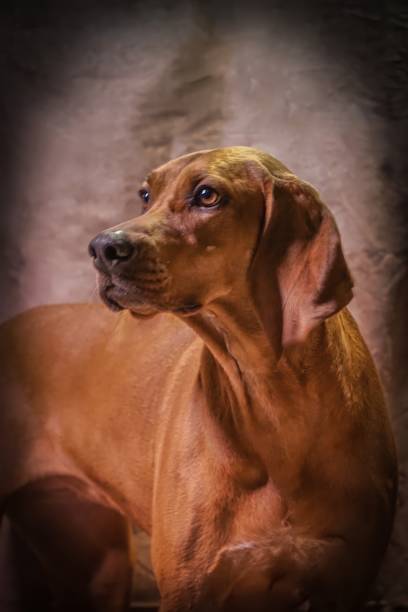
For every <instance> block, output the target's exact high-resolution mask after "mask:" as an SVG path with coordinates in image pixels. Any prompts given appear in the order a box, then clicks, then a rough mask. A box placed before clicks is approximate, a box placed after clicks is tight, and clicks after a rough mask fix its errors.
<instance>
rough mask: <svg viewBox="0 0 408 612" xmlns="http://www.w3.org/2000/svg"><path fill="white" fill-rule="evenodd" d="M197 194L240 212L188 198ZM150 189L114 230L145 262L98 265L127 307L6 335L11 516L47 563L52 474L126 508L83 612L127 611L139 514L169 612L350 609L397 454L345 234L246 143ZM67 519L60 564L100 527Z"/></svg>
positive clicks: (16, 323)
mask: <svg viewBox="0 0 408 612" xmlns="http://www.w3.org/2000/svg"><path fill="white" fill-rule="evenodd" d="M197 183H199V184H206V185H210V186H212V187H213V188H214V189H216V191H217V192H219V193H220V194H221V195H223V196H225V197H226V198H227V200H228V201H225V203H224V204H223V205H221V206H220V207H219V208H214V209H208V210H202V209H200V208H198V207H197V206H194V205H192V204H191V193H192V191H193V190H194V188H195V186H196V185H197ZM145 187H146V188H148V189H149V191H150V203H149V210H148V211H147V212H146V213H145V214H144V215H142V216H140V217H138V218H136V219H133V220H131V221H128V222H126V223H124V224H121V225H120V226H117V227H116V228H112V229H111V230H107V232H106V233H104V236H105V237H111V236H114V235H116V236H122V238H123V239H125V240H126V241H128V242H130V243H131V244H132V245H133V246H135V247H136V248H137V256H136V255H134V256H133V255H132V257H130V258H129V260H126V261H125V260H124V259H123V261H122V260H121V261H119V262H118V261H116V262H115V263H114V264H112V265H111V266H110V265H106V262H103V261H102V259H103V258H102V256H101V255H100V254H98V253H96V252H95V250H94V251H93V255H94V256H95V255H97V257H96V259H95V262H96V265H97V267H98V268H99V270H100V275H99V278H100V290H101V295H102V297H103V299H104V300H105V301H106V302H107V303H108V305H110V306H111V307H112V308H116V309H119V308H122V309H123V310H122V311H121V312H120V313H119V314H112V313H110V312H109V311H108V310H107V309H104V308H102V307H101V306H92V305H65V306H57V307H42V308H38V309H35V310H33V311H30V312H28V313H26V314H23V315H21V316H18V317H17V318H15V319H14V320H13V321H11V322H9V323H7V324H5V325H4V326H3V328H2V335H1V346H2V358H1V360H2V364H4V366H3V371H2V379H3V381H4V383H3V389H4V390H3V395H2V398H3V399H2V409H1V416H0V418H1V428H0V431H1V432H2V436H3V440H2V445H1V465H2V476H1V481H0V493H1V496H2V499H3V500H4V508H5V510H6V511H8V513H9V515H10V517H11V520H14V521H16V523H18V524H19V526H20V529H21V531H22V533H25V534H26V537H27V539H28V540H29V541H31V542H35V544H36V546H37V549H38V553H39V555H40V556H42V559H43V562H44V565H45V566H46V567H48V568H49V567H50V565H52V564H53V565H54V566H55V555H54V553H53V552H51V554H50V553H49V547H47V545H46V544H44V546H42V545H41V537H39V536H38V533H43V531H41V527H38V529H37V528H36V524H38V525H41V524H42V523H43V522H44V521H45V523H47V522H48V521H49V522H50V523H52V522H53V519H52V516H55V519H54V520H55V523H56V524H57V525H60V523H61V519H60V518H59V517H60V516H61V512H62V511H61V508H60V506H59V505H58V504H56V501H55V498H56V495H55V487H56V484H55V483H56V482H58V479H60V484H61V487H62V488H63V490H64V495H63V499H64V503H66V507H67V508H68V509H69V508H70V507H71V506H72V507H75V503H76V502H75V500H78V499H80V500H82V501H81V504H82V508H83V512H84V516H86V513H87V512H88V510H87V507H88V506H89V505H90V506H91V507H92V508H95V504H96V505H98V504H99V505H100V507H101V508H110V509H111V511H112V512H113V515H112V516H115V517H116V518H115V519H112V524H111V527H110V528H106V534H107V535H106V538H105V536H103V535H102V531H101V530H99V531H100V533H99V537H98V543H96V542H95V545H94V548H95V550H94V548H93V547H92V544H87V546H89V550H87V551H85V552H84V553H83V558H84V559H85V558H89V559H91V560H90V561H89V567H88V568H87V572H86V573H87V575H89V576H91V577H92V578H90V579H89V581H88V582H87V584H85V585H84V586H83V589H82V591H81V592H82V593H83V601H92V606H93V607H92V608H91V607H89V609H95V610H107V611H112V610H122V609H125V607H126V597H127V595H126V592H127V589H126V564H124V562H123V559H124V558H125V557H126V555H128V554H129V553H128V550H127V544H125V543H124V541H123V540H121V539H120V538H119V540H115V542H113V540H112V535H111V536H109V533H110V534H114V533H116V531H115V529H118V525H119V523H118V521H120V520H122V521H126V520H129V521H132V522H134V523H135V524H137V525H139V526H140V527H141V528H142V529H144V530H146V531H147V532H149V533H150V534H151V536H152V558H153V564H154V569H155V574H156V577H157V581H158V585H159V588H160V592H161V597H162V602H161V610H162V612H169V611H173V612H174V611H177V612H182V611H184V610H192V609H193V610H196V611H206V610H237V611H238V610H248V609H252V610H257V611H263V610H265V611H266V610H274V611H275V612H286V611H289V610H292V609H299V610H306V609H312V610H314V611H317V612H322V611H326V610H327V611H328V610H330V611H335V610H338V611H344V612H346V611H350V610H354V609H356V608H357V607H358V606H359V604H360V603H361V601H362V600H363V598H364V596H365V594H366V591H367V588H368V586H369V584H370V583H371V581H372V580H373V577H374V576H375V574H376V571H377V569H378V566H379V563H380V561H381V558H382V555H383V553H384V550H385V546H386V543H387V540H388V537H389V532H390V528H391V523H392V518H393V512H394V500H395V492H396V460H395V452H394V444H393V438H392V434H391V430H390V425H389V420H388V416H387V412H386V409H385V406H384V399H383V394H382V390H381V386H380V383H379V380H378V377H377V374H376V371H375V367H374V365H373V362H372V359H371V357H370V355H369V353H368V350H367V348H366V346H365V344H364V341H363V340H362V338H361V335H360V333H359V331H358V328H357V326H356V323H355V322H354V321H353V319H352V317H351V315H350V313H349V312H348V311H347V309H346V305H347V303H348V302H349V300H350V299H351V286H352V282H351V278H350V274H349V271H348V269H347V265H346V263H345V260H344V256H343V253H342V249H341V244H340V238H339V234H338V231H337V228H336V225H335V222H334V220H333V218H332V216H331V215H330V213H329V211H328V210H327V208H326V207H325V206H324V204H323V203H322V202H321V201H320V199H319V197H318V194H317V192H316V191H315V190H314V189H313V188H312V187H311V186H310V185H308V184H306V183H304V182H302V181H300V180H299V179H297V177H295V176H294V175H293V174H292V173H291V172H290V171H289V170H288V169H287V168H285V166H283V164H281V163H280V162H278V161H277V160H275V159H273V158H272V157H270V156H269V155H266V154H265V153H261V152H259V151H256V150H254V149H250V148H245V147H230V148H225V149H216V150H211V151H202V152H199V153H196V154H192V155H188V156H184V157H181V158H178V159H176V160H174V161H172V162H169V163H168V164H166V165H164V166H162V167H160V168H158V169H157V170H155V171H154V172H153V173H152V174H151V175H150V176H149V180H148V183H146V184H145ZM115 232H121V233H120V234H115ZM193 307H194V308H193ZM41 483H43V484H41ZM44 483H51V484H49V485H47V486H48V487H49V488H48V489H47V486H45V485H44ZM25 487H28V488H26V489H25ZM24 490H25V491H26V494H25V495H24V496H23V498H24V504H21V503H19V496H21V495H22V494H21V491H24ZM47 490H48V491H49V493H46V491H47ZM47 495H48V497H47ZM44 496H45V499H48V501H49V506H48V508H52V507H55V513H51V515H50V513H49V510H48V513H47V512H45V511H44V514H42V513H41V507H42V506H41V503H37V502H36V500H37V499H44ZM57 497H58V496H57ZM55 504H56V505H55ZM31 505H32V507H33V508H35V509H36V510H35V512H34V514H33V513H32V512H31V510H30V506H31ZM45 505H46V504H45ZM33 516H35V520H34V519H33ZM121 516H122V517H123V518H122V519H120V517H121ZM42 517H43V518H42ZM109 517H110V515H109V514H106V513H105V514H103V515H101V522H100V523H98V525H99V524H101V525H102V524H103V521H105V520H106V521H107V525H109V524H110V520H111V519H110V518H109ZM125 517H126V518H125ZM102 519H103V520H102ZM64 520H65V519H64ZM63 522H64V521H62V523H63ZM115 525H116V527H115V528H114V526H115ZM66 526H67V528H66V530H65V531H66V535H65V533H64V530H63V529H60V531H59V534H60V535H59V538H60V540H59V542H60V546H61V551H64V550H65V549H64V546H67V545H68V542H69V543H70V545H71V547H72V546H73V542H75V535H74V534H73V532H74V531H75V533H76V537H77V538H78V547H77V550H78V555H79V556H80V555H81V554H82V553H81V551H82V549H81V546H80V545H79V543H80V542H81V543H84V542H85V541H86V542H88V541H89V538H88V539H86V538H84V537H83V536H82V535H81V534H82V529H85V531H86V527H84V526H83V525H81V521H77V524H75V528H74V523H72V525H71V524H70V519H69V517H68V516H67V517H66ZM50 528H51V527H50ZM38 530H39V531H38ZM84 533H85V532H84ZM84 546H85V544H84ZM96 548H97V550H96ZM112 550H116V551H117V552H118V555H117V557H115V556H114V555H112V554H111V553H112ZM61 554H63V552H61ZM81 558H82V557H81ZM113 558H115V559H116V558H118V559H119V561H120V563H119V564H115V563H114V562H113V561H112V563H111V564H110V565H109V563H107V562H106V559H113ZM126 558H128V557H126ZM106 567H108V570H106ZM101 568H105V570H104V571H102V570H101ZM121 568H122V569H121ZM54 570H55V571H56V572H57V570H58V567H57V568H55V567H54ZM61 571H62V572H65V573H67V572H68V574H69V571H70V570H69V565H67V566H65V565H64V564H62V567H61ZM104 572H105V573H104ZM57 573H58V572H57ZM106 574H108V579H106ZM101 575H102V577H104V579H102V580H99V581H98V577H100V576H101ZM112 577H115V581H116V582H115V583H116V587H117V588H116V590H115V592H116V593H119V596H118V597H113V598H112V597H111V598H109V597H108V596H106V597H105V598H104V597H103V596H101V593H102V595H103V593H104V592H105V591H104V590H103V589H104V588H105V590H106V584H107V583H108V584H109V580H110V581H111V582H112V580H113V578H112ZM118 581H119V582H121V581H122V582H121V584H123V588H119V587H118ZM56 582H57V583H58V580H57V581H56ZM99 584H102V585H105V586H103V587H99ZM90 585H91V586H90ZM95 585H96V586H95ZM101 602H102V603H101ZM103 602H105V603H103ZM89 606H91V604H89Z"/></svg>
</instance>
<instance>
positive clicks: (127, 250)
mask: <svg viewBox="0 0 408 612" xmlns="http://www.w3.org/2000/svg"><path fill="white" fill-rule="evenodd" d="M134 251H135V247H134V246H133V245H132V244H130V242H127V241H126V240H115V241H114V242H110V243H108V244H106V245H105V247H104V249H103V255H104V257H105V259H106V260H107V261H109V262H111V263H114V262H118V261H126V260H127V259H130V257H131V256H132V255H133V253H134Z"/></svg>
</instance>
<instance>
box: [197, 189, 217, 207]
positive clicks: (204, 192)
mask: <svg viewBox="0 0 408 612" xmlns="http://www.w3.org/2000/svg"><path fill="white" fill-rule="evenodd" d="M219 201H220V194H219V193H218V192H217V191H215V189H213V188H212V187H207V185H202V186H201V187H199V188H198V189H197V191H196V193H195V196H194V204H195V205H196V206H204V207H207V208H211V206H216V205H217V204H218V202H219Z"/></svg>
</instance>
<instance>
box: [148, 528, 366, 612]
mask: <svg viewBox="0 0 408 612" xmlns="http://www.w3.org/2000/svg"><path fill="white" fill-rule="evenodd" d="M199 534H200V530H199V529H198V528H196V530H195V537H197V540H200V539H201V537H200V535H199ZM206 534H207V546H205V550H204V548H202V549H201V550H198V547H197V548H196V552H195V554H191V553H192V548H191V545H190V555H188V554H187V548H184V550H183V547H181V548H180V549H179V551H178V553H177V552H176V549H172V546H171V545H169V542H167V544H164V543H163V544H164V549H163V550H158V549H157V548H158V547H159V548H160V546H159V545H158V543H157V542H156V543H155V546H156V551H155V568H156V572H157V578H158V583H159V589H160V592H161V597H162V602H161V607H160V612H188V611H189V612H247V611H248V610H251V612H271V611H272V610H273V612H294V611H298V612H306V611H310V612H351V611H354V610H356V609H359V606H360V605H361V603H362V600H363V597H364V590H361V583H360V582H359V581H358V580H356V577H355V569H356V568H355V567H354V566H353V563H352V560H353V554H352V552H351V551H350V550H348V549H347V547H346V545H345V542H344V541H343V540H342V539H340V538H328V539H324V538H323V539H318V538H311V537H301V536H296V535H295V534H294V533H293V530H292V529H291V528H280V529H276V530H275V531H274V533H273V534H272V535H270V536H266V535H265V534H261V533H260V534H259V536H258V537H257V538H254V539H253V540H251V541H248V540H244V539H242V540H237V538H234V540H230V541H229V542H227V543H224V544H220V545H219V546H218V547H217V544H216V538H215V537H212V538H211V537H210V534H209V532H208V529H207V530H206ZM185 535H186V534H184V537H185ZM213 536H215V533H214V532H213ZM192 537H193V533H192V532H190V534H189V537H187V539H185V541H188V539H189V538H190V542H191V538H192ZM208 542H212V545H213V549H212V550H210V546H208ZM202 544H203V546H204V544H205V541H204V538H202Z"/></svg>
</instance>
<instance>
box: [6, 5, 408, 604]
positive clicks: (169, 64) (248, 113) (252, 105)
mask: <svg viewBox="0 0 408 612" xmlns="http://www.w3.org/2000/svg"><path fill="white" fill-rule="evenodd" d="M304 4H307V9H306V8H304V7H303V8H301V6H300V3H295V2H294V1H288V2H281V1H279V0H274V1H272V2H269V3H268V4H267V3H265V4H264V5H262V4H261V3H259V2H256V1H255V2H251V3H246V4H244V3H243V4H242V6H240V4H239V3H230V5H228V3H223V4H222V7H223V8H220V6H217V4H216V3H215V2H199V1H196V2H180V3H177V4H174V3H171V2H167V3H166V2H160V1H158V2H150V3H147V4H146V3H138V2H130V1H128V2H110V3H109V2H99V3H98V5H97V7H96V6H93V5H92V3H91V2H82V3H75V2H73V3H70V4H69V6H68V5H67V6H65V4H64V6H62V5H61V3H51V2H49V3H47V2H40V3H35V4H34V3H33V5H32V6H31V7H29V6H28V5H27V6H24V5H23V4H19V2H14V3H13V4H12V5H11V4H10V6H9V7H8V8H7V7H6V8H3V9H2V11H3V12H2V25H1V32H0V34H1V37H0V46H1V50H2V52H1V56H0V62H1V71H2V76H1V79H2V81H1V82H2V93H3V95H2V105H1V110H0V112H1V123H0V132H1V142H0V147H1V155H2V180H1V184H0V194H1V198H0V202H1V207H2V209H1V227H0V237H1V240H0V249H1V263H2V265H1V268H2V269H1V280H0V291H1V301H0V318H2V319H4V318H6V317H8V316H10V315H12V314H14V313H16V312H18V311H21V310H23V309H25V308H27V307H29V306H33V305H35V304H39V303H43V302H62V301H64V302H65V301H89V300H93V299H95V296H94V289H93V287H94V272H93V270H92V267H91V264H90V261H89V259H88V256H87V253H86V247H87V243H88V241H89V239H90V238H91V237H92V236H93V235H94V234H95V233H97V232H98V231H99V230H101V229H102V228H105V227H107V226H109V225H112V224H115V223H119V222H120V221H122V220H125V219H126V218H128V217H130V216H134V215H135V214H136V213H137V212H138V206H139V203H138V198H137V196H136V193H137V190H138V186H139V182H140V180H141V179H142V178H143V176H144V174H145V173H146V171H147V170H149V169H151V168H152V167H154V166H156V165H158V164H160V163H162V162H164V161H166V160H167V159H169V158H171V157H174V156H177V155H179V154H182V153H185V152H188V151H193V150H195V149H200V148H208V147H215V146H222V145H229V144H244V145H249V146H256V147H259V148H262V149H265V150H266V151H268V152H270V153H272V154H273V155H275V156H276V157H278V158H280V159H281V160H282V161H284V162H285V163H286V164H287V165H288V166H289V167H290V168H291V169H292V170H293V171H295V172H296V173H297V174H298V175H299V176H301V177H302V178H304V179H306V180H308V181H310V182H311V183H313V184H314V185H315V186H316V187H317V188H318V189H319V190H320V192H321V194H322V196H323V199H324V200H325V201H326V203H327V204H328V205H329V206H330V208H331V210H332V211H333V212H334V214H335V216H336V219H337V221H338V224H339V227H340V231H341V233H342V236H343V243H344V247H345V252H346V256H347V259H348V262H349V264H350V267H351V270H352V273H353V275H354V279H355V284H356V290H355V299H354V301H353V302H352V310H353V313H354V314H355V316H356V318H357V320H358V322H359V324H360V327H361V328H362V330H363V333H364V335H365V337H366V339H367V341H368V344H369V346H370V348H371V350H372V352H373V354H374V357H375V360H376V362H377V365H378V367H379V368H380V371H381V374H382V378H383V381H384V383H385V386H386V389H387V392H388V396H389V399H390V409H391V411H392V418H393V422H394V428H395V433H396V437H397V441H398V446H399V452H400V461H401V492H400V501H399V508H398V517H397V522H396V525H395V530H394V536H393V541H392V544H391V546H390V549H389V553H388V557H387V561H386V563H385V565H384V568H383V571H382V576H381V578H380V580H379V581H378V586H377V593H376V595H375V596H376V598H377V600H378V601H382V602H383V603H379V604H378V606H379V608H380V609H388V606H393V607H394V608H395V609H396V608H397V607H398V606H399V608H398V609H408V563H407V560H408V529H407V527H406V525H408V501H407V496H408V483H407V480H406V474H407V470H408V437H407V429H408V384H407V378H406V375H405V372H406V368H407V364H408V348H407V344H408V342H407V335H408V320H407V319H408V316H407V313H408V288H407V285H408V283H407V280H408V272H407V270H408V249H407V244H408V243H407V229H408V218H407V213H406V210H405V209H404V202H405V201H406V197H407V187H406V176H407V171H408V168H407V158H408V155H407V153H408V151H407V148H408V147H407V142H406V134H407V124H408V100H407V81H408V76H407V71H408V67H407V66H408V64H407V59H408V43H407V39H408V7H406V3H404V2H400V3H399V2H393V1H389V2H385V0H384V1H383V2H380V1H378V2H376V1H374V0H372V1H370V2H361V1H360V2H358V1H352V0H346V1H344V2H340V1H339V2H335V1H334V0H325V1H324V0H321V1H320V2H318V1H314V2H313V1H311V2H309V3H304ZM404 137H405V138H404Z"/></svg>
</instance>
